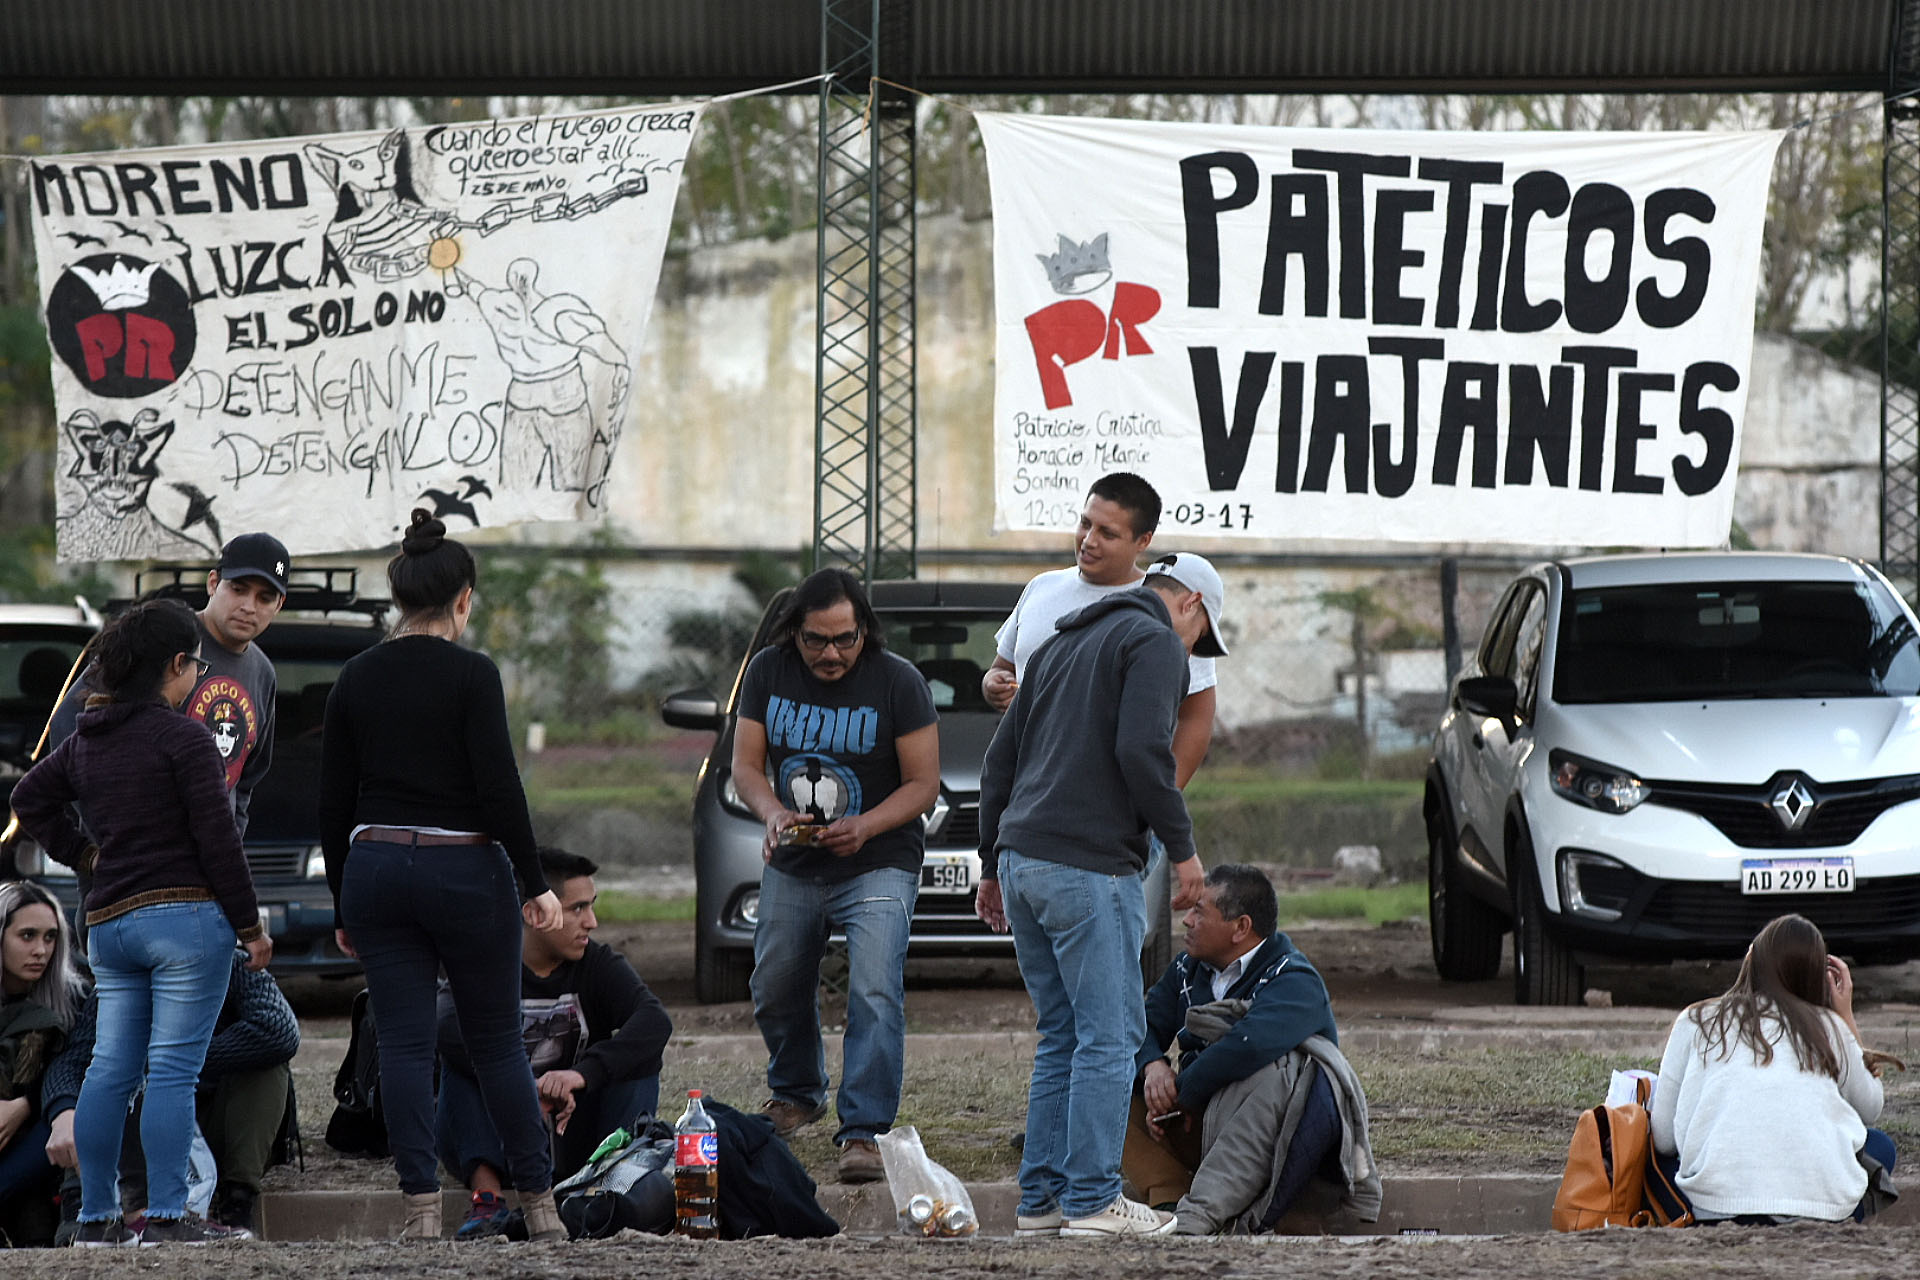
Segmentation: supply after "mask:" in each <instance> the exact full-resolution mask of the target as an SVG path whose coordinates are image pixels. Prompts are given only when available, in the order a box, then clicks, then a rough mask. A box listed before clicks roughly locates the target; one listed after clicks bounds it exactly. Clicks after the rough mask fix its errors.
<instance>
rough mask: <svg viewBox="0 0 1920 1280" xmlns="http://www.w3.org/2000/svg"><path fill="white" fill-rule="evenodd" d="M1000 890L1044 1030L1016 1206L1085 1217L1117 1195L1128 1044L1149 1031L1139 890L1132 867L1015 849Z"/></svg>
mask: <svg viewBox="0 0 1920 1280" xmlns="http://www.w3.org/2000/svg"><path fill="white" fill-rule="evenodd" d="M1000 892H1001V895H1002V899H1003V901H1004V902H1005V905H1006V911H1007V923H1008V924H1009V925H1010V926H1011V927H1012V930H1013V950H1014V954H1015V955H1016V956H1018V957H1019V960H1020V976H1021V977H1022V978H1024V979H1025V980H1026V984H1027V994H1028V995H1029V996H1031V997H1032V998H1033V1007H1034V1012H1035V1014H1036V1015H1037V1019H1038V1029H1039V1032H1040V1044H1039V1046H1038V1047H1037V1048H1036V1049H1035V1050H1034V1054H1033V1080H1032V1083H1031V1084H1030V1085H1028V1087H1027V1140H1026V1146H1025V1147H1024V1148H1023V1149H1022V1151H1021V1153H1020V1209H1019V1212H1021V1213H1022V1214H1026V1215H1028V1216H1036V1215H1039V1214H1044V1213H1048V1212H1051V1211H1053V1210H1055V1209H1058V1210H1059V1211H1060V1212H1061V1213H1062V1214H1064V1215H1065V1216H1067V1217H1069V1218H1085V1217H1089V1216H1091V1215H1093V1214H1096V1213H1098V1212H1100V1211H1101V1210H1102V1209H1104V1208H1106V1207H1107V1206H1108V1205H1110V1204H1112V1203H1113V1202H1114V1200H1115V1199H1117V1198H1118V1197H1119V1195H1120V1152H1121V1148H1122V1147H1123V1146H1124V1145H1125V1143H1126V1136H1127V1107H1128V1104H1129V1102H1130V1101H1131V1099H1132V1096H1133V1056H1134V1054H1135V1053H1137V1052H1139V1049H1140V1042H1141V1041H1142V1040H1143V1039H1145V1038H1146V1034H1147V1011H1146V1004H1145V1002H1144V1001H1143V1000H1142V998H1141V995H1140V987H1139V978H1138V974H1139V972H1140V944H1141V942H1142V940H1143V939H1144V937H1145V935H1146V931H1147V904H1146V895H1145V894H1144V893H1143V892H1142V890H1141V884H1140V877H1139V876H1137V875H1123V876H1109V875H1102V874H1101V873H1099V872H1097V871H1083V870H1081V869H1080V868H1078V867H1069V866H1067V865H1065V864H1064V863H1059V862H1048V861H1045V860H1044V859H1041V858H1030V857H1027V856H1026V855H1025V854H1021V853H1016V852H1014V851H1013V850H1011V849H1004V850H1002V851H1001V854H1000Z"/></svg>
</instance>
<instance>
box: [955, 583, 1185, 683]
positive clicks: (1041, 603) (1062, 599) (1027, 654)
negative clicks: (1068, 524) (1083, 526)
mask: <svg viewBox="0 0 1920 1280" xmlns="http://www.w3.org/2000/svg"><path fill="white" fill-rule="evenodd" d="M1139 585H1140V583H1139V581H1138V580H1136V581H1133V582H1123V583H1120V584H1119V585H1118V586H1112V587H1100V586H1095V585H1094V584H1093V583H1091V582H1088V581H1087V580H1086V579H1085V578H1082V577H1081V576H1080V570H1079V569H1077V568H1067V569H1049V570H1047V571H1046V572H1045V573H1043V574H1041V575H1040V576H1039V577H1037V578H1035V579H1034V580H1033V581H1032V582H1029V583H1028V584H1027V589H1026V590H1025V591H1022V592H1021V593H1020V603H1018V604H1016V605H1014V606H1013V612H1012V613H1011V614H1008V615H1007V620H1006V622H1004V623H1002V624H1001V626H1000V630H998V631H996V632H994V636H993V638H994V641H995V642H996V652H998V654H999V655H1000V656H1001V657H1002V658H1005V659H1006V660H1007V661H1008V662H1011V663H1012V664H1013V676H1014V679H1016V680H1018V679H1019V678H1020V673H1021V672H1023V671H1025V670H1026V669H1027V659H1029V658H1031V657H1032V656H1033V651H1034V650H1035V649H1038V648H1039V647H1040V646H1041V645H1043V644H1045V643H1046V642H1047V641H1048V640H1050V639H1052V638H1053V633H1054V630H1055V628H1056V627H1057V626H1058V625H1059V622H1060V619H1062V618H1064V617H1066V616H1067V615H1068V614H1070V613H1075V612H1077V611H1079V610H1081V609H1084V608H1086V607H1087V606H1088V605H1090V604H1092V603H1093V602H1094V601H1095V600H1098V599H1099V598H1100V597H1101V596H1106V595H1112V594H1113V593H1114V592H1116V591H1126V590H1129V589H1130V588H1133V587H1137V586H1139ZM1218 683H1219V679H1218V677H1216V676H1215V675H1214V673H1213V659H1212V658H1195V657H1189V658H1188V659H1187V696H1188V697H1192V696H1193V695H1194V694H1196V693H1199V692H1200V691H1201V690H1202V689H1211V688H1213V686H1214V685H1216V684H1218Z"/></svg>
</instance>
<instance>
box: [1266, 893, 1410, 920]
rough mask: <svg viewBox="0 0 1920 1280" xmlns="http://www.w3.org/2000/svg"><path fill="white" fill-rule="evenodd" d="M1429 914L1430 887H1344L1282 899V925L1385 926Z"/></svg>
mask: <svg viewBox="0 0 1920 1280" xmlns="http://www.w3.org/2000/svg"><path fill="white" fill-rule="evenodd" d="M1426 913H1427V886H1426V885H1424V884H1410V883H1409V884H1389V885H1381V886H1379V887H1377V888H1362V887H1361V886H1359V885H1342V886H1340V887H1338V888H1326V889H1305V890H1301V891H1300V892H1297V893H1282V894H1281V895H1280V923H1281V924H1282V925H1287V924H1295V923H1298V922H1299V921H1302V920H1358V919H1362V918H1364V919H1366V920H1367V922H1368V923H1370V924H1385V923H1386V922H1388V921H1390V920H1406V919H1409V918H1415V919H1417V918H1420V917H1423V916H1425V915H1426Z"/></svg>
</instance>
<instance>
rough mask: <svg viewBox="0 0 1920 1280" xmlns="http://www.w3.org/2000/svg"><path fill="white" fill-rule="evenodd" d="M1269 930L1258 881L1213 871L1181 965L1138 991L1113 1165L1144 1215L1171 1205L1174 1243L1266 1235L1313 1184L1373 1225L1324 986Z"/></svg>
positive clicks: (1348, 1076) (1375, 1179)
mask: <svg viewBox="0 0 1920 1280" xmlns="http://www.w3.org/2000/svg"><path fill="white" fill-rule="evenodd" d="M1278 921H1279V902H1278V900H1277V899H1276V897H1275V896H1274V892H1273V884H1272V882H1271V881H1269V880H1268V879H1267V877H1266V875H1265V874H1264V873H1263V872H1261V871H1260V870H1259V869H1257V868H1254V867H1248V866H1237V865H1234V864H1231V863H1228V864H1225V865H1222V866H1218V867H1215V868H1213V869H1212V870H1211V871H1209V872H1208V873H1207V877H1206V884H1205V887H1204V888H1203V889H1202V890H1201V894H1200V901H1199V903H1198V904H1197V905H1195V906H1194V907H1193V909H1192V910H1190V911H1188V912H1187V915H1186V919H1185V922H1184V923H1185V925H1186V930H1187V936H1186V954H1185V955H1182V956H1180V957H1178V958H1176V959H1175V960H1174V962H1173V963H1172V964H1171V965H1169V966H1168V967H1167V972H1166V974H1165V975H1164V976H1163V977H1162V978H1161V979H1160V981H1159V982H1157V983H1155V984H1154V986H1153V989H1152V990H1151V991H1149V992H1147V1034H1146V1038H1145V1040H1144V1041H1143V1042H1142V1044H1141V1046H1140V1052H1139V1055H1138V1057H1137V1058H1136V1059H1135V1063H1136V1067H1137V1070H1138V1079H1137V1081H1136V1084H1137V1087H1136V1089H1135V1091H1134V1095H1133V1106H1132V1112H1131V1114H1130V1115H1129V1117H1128V1121H1127V1141H1126V1148H1125V1151H1124V1154H1123V1156H1122V1159H1121V1166H1122V1169H1123V1171H1124V1172H1125V1174H1126V1176H1127V1179H1128V1181H1130V1182H1131V1183H1133V1185H1134V1187H1135V1188H1136V1189H1137V1190H1138V1191H1139V1192H1140V1198H1141V1199H1142V1200H1143V1201H1144V1202H1146V1203H1147V1204H1151V1205H1155V1206H1163V1205H1164V1206H1166V1207H1169V1208H1174V1207H1175V1205H1174V1202H1175V1201H1177V1202H1178V1205H1177V1208H1176V1216H1177V1222H1176V1225H1175V1228H1174V1229H1175V1231H1176V1232H1178V1233H1179V1234H1182V1235H1210V1234H1214V1233H1217V1232H1228V1231H1237V1232H1252V1231H1270V1230H1273V1229H1274V1227H1275V1226H1276V1225H1277V1224H1278V1223H1279V1221H1280V1219H1281V1218H1282V1217H1284V1216H1285V1215H1286V1213H1287V1211H1288V1210H1289V1209H1290V1208H1292V1207H1293V1206H1294V1205H1295V1203H1296V1202H1297V1201H1298V1200H1299V1198H1300V1194H1301V1192H1302V1191H1303V1190H1305V1189H1306V1187H1307V1185H1308V1183H1309V1182H1310V1181H1311V1180H1312V1179H1313V1178H1314V1177H1315V1175H1321V1176H1324V1177H1327V1178H1328V1179H1330V1180H1331V1181H1333V1182H1335V1183H1336V1184H1338V1186H1339V1187H1340V1189H1341V1190H1342V1191H1343V1192H1345V1196H1346V1204H1347V1205H1348V1206H1349V1207H1351V1208H1352V1209H1353V1210H1354V1211H1355V1213H1356V1214H1357V1215H1358V1216H1359V1217H1360V1219H1361V1220H1362V1221H1367V1222H1372V1221H1374V1220H1376V1219H1377V1218H1378V1217H1379V1216H1380V1179H1379V1174H1378V1172H1377V1171H1376V1170H1375V1168H1374V1164H1373V1152H1372V1148H1371V1147H1370V1145H1369V1143H1368V1138H1367V1108H1366V1098H1365V1096H1364V1094H1363V1093H1362V1092H1361V1089H1360V1081H1359V1079H1358V1078H1357V1077H1356V1076H1355V1075H1354V1073H1353V1069H1352V1067H1350V1066H1349V1065H1348V1064H1347V1060H1346V1059H1345V1058H1344V1057H1342V1056H1341V1053H1340V1050H1339V1049H1338V1048H1337V1047H1335V1045H1336V1041H1337V1040H1338V1039H1339V1032H1338V1031H1337V1030H1336V1029H1335V1027H1334V1024H1333V1007H1332V1005H1331V1004H1330V1003H1329V1002H1328V999H1327V988H1326V984H1325V983H1324V982H1323V981H1321V978H1320V975H1319V973H1318V972H1316V971H1315V969H1314V967H1313V965H1312V964H1310V963H1309V962H1308V960H1307V958H1306V957H1305V956H1304V955H1302V954H1300V952H1299V951H1297V950H1295V948H1294V945H1293V942H1292V941H1291V940H1290V939H1289V938H1288V937H1287V935H1286V934H1284V933H1280V932H1279V931H1278V930H1277V928H1276V926H1277V924H1278ZM1175 1039H1177V1040H1178V1044H1179V1049H1180V1067H1179V1071H1178V1073H1177V1074H1176V1073H1175V1071H1174V1069H1173V1067H1171V1066H1170V1065H1168V1063H1167V1058H1166V1054H1167V1044H1168V1042H1169V1041H1170V1040H1175Z"/></svg>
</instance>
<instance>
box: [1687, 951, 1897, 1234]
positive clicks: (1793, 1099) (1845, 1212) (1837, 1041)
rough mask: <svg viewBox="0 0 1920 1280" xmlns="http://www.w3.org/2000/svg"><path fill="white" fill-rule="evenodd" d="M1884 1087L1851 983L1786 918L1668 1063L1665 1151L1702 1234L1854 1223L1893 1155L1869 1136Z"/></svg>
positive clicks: (1835, 960)
mask: <svg viewBox="0 0 1920 1280" xmlns="http://www.w3.org/2000/svg"><path fill="white" fill-rule="evenodd" d="M1881 1100H1882V1094H1881V1089H1880V1081H1879V1079H1878V1077H1877V1076H1876V1074H1875V1073H1874V1071H1873V1070H1872V1069H1870V1068H1869V1066H1868V1063H1867V1059H1866V1056H1865V1055H1863V1053H1862V1052H1861V1049H1860V1029H1859V1027H1858V1026H1857V1025H1856V1024H1855V1023H1854V1019H1853V975H1852V974H1851V973H1850V972H1849V971H1848V969H1847V965H1846V962H1845V961H1844V960H1841V959H1840V958H1839V957H1838V956H1833V955H1829V954H1828V953H1827V944H1826V941H1825V939H1823V938H1822V937H1821V936H1820V930H1819V929H1817V928H1815V927H1814V925H1813V923H1812V922H1811V921H1809V920H1807V919H1806V918H1805V917H1804V916H1797V915H1787V916H1781V917H1779V918H1778V919H1776V920H1774V921H1772V922H1771V923H1770V924H1768V925H1767V927H1766V928H1764V929H1762V930H1761V931H1760V935H1759V936H1758V937H1756V938H1755V939H1754V940H1753V945H1752V946H1751V947H1750V948H1748V950H1747V956H1746V959H1745V960H1743V961H1742V962H1741V964H1740V976H1739V977H1738V978H1736V979H1735V980H1734V983H1733V985H1732V986H1731V987H1729V988H1727V991H1726V994H1724V995H1721V996H1719V997H1717V998H1715V999H1712V1000H1703V1001H1701V1002H1700V1003H1699V1004H1696V1005H1693V1006H1691V1007H1690V1008H1688V1009H1686V1010H1684V1011H1682V1012H1681V1014H1680V1016H1679V1018H1677V1019H1676V1020H1675V1021H1674V1024H1673V1031H1672V1034H1671V1035H1669V1036H1668V1038H1667V1048H1666V1052H1665V1054H1664V1055H1663V1056H1662V1057H1661V1059H1660V1082H1659V1084H1658V1086H1657V1087H1656V1088H1655V1091H1654V1098H1653V1142H1654V1148H1655V1150H1657V1151H1658V1152H1660V1153H1661V1154H1663V1155H1668V1156H1672V1155H1675V1154H1677V1155H1678V1157H1679V1177H1678V1183H1679V1187H1680V1189H1681V1191H1683V1192H1684V1193H1685V1194H1686V1196H1687V1198H1688V1200H1689V1201H1691V1202H1692V1205H1693V1212H1694V1217H1695V1218H1696V1219H1697V1220H1699V1221H1702V1222H1713V1221H1720V1220H1725V1219H1729V1218H1731V1219H1736V1220H1739V1221H1748V1222H1753V1221H1758V1222H1767V1221H1775V1222H1777V1221H1781V1220H1786V1219H1800V1218H1808V1219H1817V1220H1821V1221H1830V1222H1837V1221H1841V1220H1843V1219H1846V1218H1850V1217H1853V1216H1854V1213H1855V1210H1856V1208H1858V1207H1860V1205H1861V1198H1862V1197H1863V1196H1864V1195H1865V1194H1866V1191H1867V1184H1868V1174H1867V1169H1866V1167H1865V1166H1864V1165H1863V1164H1862V1163H1861V1161H1860V1152H1861V1151H1862V1149H1863V1148H1866V1147H1867V1146H1868V1135H1869V1132H1872V1133H1873V1134H1874V1135H1875V1139H1876V1141H1875V1147H1876V1148H1877V1149H1876V1150H1874V1151H1873V1152H1872V1154H1873V1156H1874V1157H1875V1159H1876V1160H1877V1162H1878V1164H1879V1165H1881V1166H1882V1167H1885V1168H1889V1169H1890V1168H1891V1166H1892V1162H1893V1151H1892V1143H1891V1141H1890V1140H1887V1139H1886V1135H1884V1134H1881V1133H1879V1132H1878V1131H1877V1130H1874V1131H1869V1130H1868V1128H1867V1125H1868V1124H1870V1123H1872V1122H1873V1121H1874V1120H1875V1119H1876V1118H1878V1116H1879V1114H1880V1105H1881Z"/></svg>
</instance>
